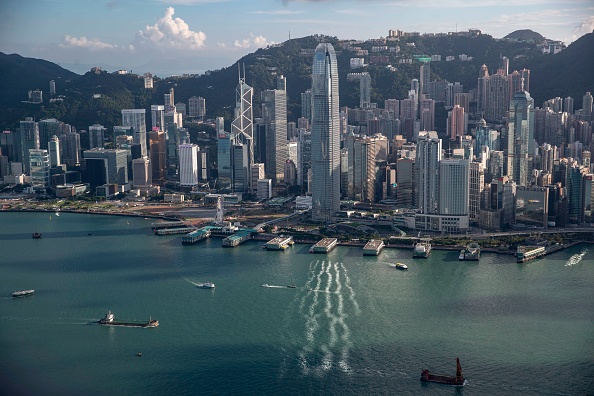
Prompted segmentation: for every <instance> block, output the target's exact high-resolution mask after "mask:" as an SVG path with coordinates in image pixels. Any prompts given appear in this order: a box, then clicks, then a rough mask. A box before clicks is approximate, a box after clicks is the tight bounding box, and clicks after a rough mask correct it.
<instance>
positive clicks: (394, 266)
mask: <svg viewBox="0 0 594 396" xmlns="http://www.w3.org/2000/svg"><path fill="white" fill-rule="evenodd" d="M390 266H391V267H392V268H396V269H399V270H402V271H406V270H407V269H408V265H406V264H404V263H396V264H390Z"/></svg>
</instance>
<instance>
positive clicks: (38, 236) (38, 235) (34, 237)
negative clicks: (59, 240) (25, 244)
mask: <svg viewBox="0 0 594 396" xmlns="http://www.w3.org/2000/svg"><path fill="white" fill-rule="evenodd" d="M31 236H32V237H33V239H39V238H41V234H40V233H39V232H34V233H33V235H31Z"/></svg>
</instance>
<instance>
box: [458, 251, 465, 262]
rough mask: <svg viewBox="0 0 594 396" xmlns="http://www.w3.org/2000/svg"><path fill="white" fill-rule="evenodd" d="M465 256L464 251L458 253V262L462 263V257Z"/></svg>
mask: <svg viewBox="0 0 594 396" xmlns="http://www.w3.org/2000/svg"><path fill="white" fill-rule="evenodd" d="M465 254H466V250H464V249H462V250H461V251H460V255H459V256H458V260H460V261H464V255H465Z"/></svg>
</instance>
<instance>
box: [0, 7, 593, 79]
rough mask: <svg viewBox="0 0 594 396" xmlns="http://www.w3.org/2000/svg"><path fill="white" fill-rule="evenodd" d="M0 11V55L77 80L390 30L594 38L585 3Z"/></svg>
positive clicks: (223, 60)
mask: <svg viewBox="0 0 594 396" xmlns="http://www.w3.org/2000/svg"><path fill="white" fill-rule="evenodd" d="M0 12H1V13H2V14H3V17H4V18H3V24H2V27H1V28H0V51H1V52H4V53H7V54H11V53H17V54H19V55H22V56H25V57H31V58H41V59H45V60H48V61H51V62H54V63H57V64H59V65H61V66H62V67H64V68H67V69H69V70H72V71H74V72H77V73H84V72H85V71H87V70H89V68H90V67H92V66H104V67H106V68H107V70H108V71H114V70H117V69H120V68H121V69H126V70H132V71H133V72H136V73H139V74H141V73H145V72H151V73H153V74H155V75H158V76H160V77H168V76H169V75H173V74H183V73H203V72H204V71H206V70H215V69H219V68H223V67H228V66H231V65H232V64H233V63H234V62H236V61H237V60H238V59H240V58H241V57H242V56H244V55H246V54H248V53H251V52H254V51H256V50H257V49H258V48H261V47H265V46H267V45H270V44H275V43H281V42H283V41H286V40H287V39H288V38H289V35H290V37H291V38H297V37H304V36H309V35H313V34H324V35H329V36H336V37H338V38H340V39H361V40H364V39H370V38H378V37H385V36H386V35H387V34H388V30H390V29H399V30H404V31H417V32H420V33H438V32H451V31H463V30H468V29H469V28H478V29H480V30H481V31H482V32H483V33H485V34H489V35H491V36H493V37H495V38H501V37H504V36H505V35H507V34H509V33H511V32H513V31H515V30H519V29H531V30H533V31H535V32H538V33H540V34H542V35H543V36H545V37H546V38H549V39H552V40H561V41H564V42H565V44H570V43H571V42H573V41H575V40H576V39H577V38H579V37H581V36H582V35H583V34H586V33H589V32H591V31H592V30H593V29H594V6H593V5H592V3H591V2H590V1H588V0H569V1H566V2H563V3H562V4H560V3H559V2H554V1H551V0H520V1H514V0H501V1H492V0H488V1H483V2H480V3H475V2H471V1H469V0H454V1H451V2H449V3H447V6H445V5H443V3H440V2H437V1H435V0H430V1H425V2H422V3H421V2H414V1H412V0H371V1H365V2H364V1H362V0H254V1H249V2H247V1H241V0H171V1H161V0H149V1H146V2H143V1H138V0H106V1H93V2H91V1H71V0H34V1H28V2H21V1H19V0H7V2H6V4H4V7H3V9H2V11H0ZM32 21H34V22H32ZM467 21H472V22H467ZM172 60H174V62H172ZM77 65H78V66H77ZM110 68H114V69H113V70H110Z"/></svg>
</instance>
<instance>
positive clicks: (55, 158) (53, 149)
mask: <svg viewBox="0 0 594 396" xmlns="http://www.w3.org/2000/svg"><path fill="white" fill-rule="evenodd" d="M48 153H49V161H50V166H51V167H54V166H59V165H61V164H62V162H61V161H60V139H58V137H57V136H56V135H54V136H52V137H51V139H50V141H49V143H48Z"/></svg>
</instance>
